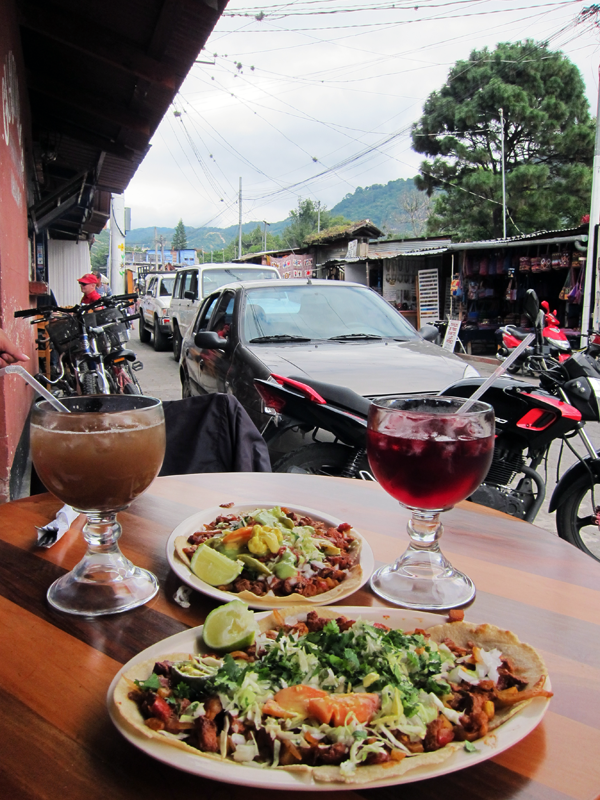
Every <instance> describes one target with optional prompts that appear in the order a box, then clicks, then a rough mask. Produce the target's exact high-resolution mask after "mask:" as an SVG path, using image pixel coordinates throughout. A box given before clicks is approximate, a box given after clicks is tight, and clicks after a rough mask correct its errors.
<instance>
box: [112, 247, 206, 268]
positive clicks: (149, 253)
mask: <svg viewBox="0 0 600 800" xmlns="http://www.w3.org/2000/svg"><path fill="white" fill-rule="evenodd" d="M127 255H129V254H127ZM132 255H138V253H133V254H132ZM141 255H142V256H143V258H142V259H141V260H140V261H138V260H137V259H135V263H145V264H158V266H159V267H162V265H163V263H164V264H173V266H174V267H190V266H193V265H194V264H199V263H200V262H199V261H198V253H196V251H195V250H193V249H191V248H190V249H187V250H167V249H166V248H165V249H164V250H163V249H159V250H158V251H156V250H144V252H143V253H141ZM163 258H164V261H163ZM125 260H126V261H127V260H128V259H127V258H126V259H125ZM132 261H133V259H132Z"/></svg>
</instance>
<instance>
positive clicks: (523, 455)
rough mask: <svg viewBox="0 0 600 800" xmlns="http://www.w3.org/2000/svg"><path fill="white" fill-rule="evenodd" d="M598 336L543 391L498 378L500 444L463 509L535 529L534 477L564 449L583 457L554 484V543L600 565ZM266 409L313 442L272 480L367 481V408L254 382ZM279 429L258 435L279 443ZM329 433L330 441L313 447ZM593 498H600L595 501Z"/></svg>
mask: <svg viewBox="0 0 600 800" xmlns="http://www.w3.org/2000/svg"><path fill="white" fill-rule="evenodd" d="M598 355H600V334H596V335H594V336H593V337H592V338H591V341H590V344H589V345H588V347H587V348H586V349H585V350H583V351H581V352H577V353H575V354H574V355H572V356H571V357H570V358H569V359H567V360H566V361H564V362H562V363H560V364H558V363H557V364H555V365H554V366H553V367H552V369H551V370H548V371H547V372H542V373H541V376H540V384H541V385H540V386H537V385H535V384H533V383H531V382H527V381H523V380H517V379H515V378H512V377H510V376H502V377H500V378H499V379H498V380H497V381H496V382H495V383H494V384H493V385H492V386H491V387H489V388H488V390H487V391H486V392H485V394H484V395H483V397H482V398H481V399H482V400H484V401H485V402H487V403H489V404H490V405H491V406H492V407H493V409H494V412H495V415H496V441H495V448H494V457H493V461H492V465H491V467H490V469H489V472H488V474H487V476H486V478H485V480H484V481H483V483H482V484H481V486H480V487H479V488H478V489H477V490H476V491H475V493H474V494H473V495H472V496H471V497H470V498H469V500H471V501H473V502H476V503H479V504H481V505H485V506H488V507H490V508H494V509H497V510H499V511H503V512H505V513H507V514H510V515H512V516H514V517H516V518H518V519H523V520H526V521H527V522H533V521H534V520H535V517H536V515H537V513H538V511H539V510H540V508H541V506H542V504H543V502H544V498H545V495H546V483H545V481H544V478H543V477H542V475H541V474H540V472H539V469H540V467H541V465H542V464H543V463H544V462H545V460H546V458H547V455H548V451H549V448H550V446H551V445H552V444H553V442H555V441H557V440H561V441H562V442H564V444H565V445H566V446H567V447H569V449H570V450H572V451H573V452H576V451H575V449H574V447H573V444H572V440H573V439H574V438H578V439H579V441H580V443H581V444H582V445H583V449H584V451H585V452H584V455H581V454H579V453H576V455H577V458H578V461H577V462H576V463H575V464H574V465H573V466H571V467H569V468H568V469H567V470H566V471H565V472H564V473H563V475H562V476H561V477H560V479H559V481H558V483H557V485H556V487H555V489H554V491H553V494H552V497H551V500H550V508H549V510H550V511H551V512H552V511H556V528H557V532H558V535H559V536H560V537H561V538H562V539H564V540H566V541H568V542H570V543H571V544H573V545H575V546H576V547H578V548H579V549H580V550H583V551H584V552H586V553H587V554H588V555H591V556H592V557H593V558H596V559H598V560H600V488H599V489H598V491H596V487H597V486H599V487H600V456H599V455H598V453H596V451H595V449H594V446H593V444H592V442H591V441H590V439H589V437H588V435H587V433H586V431H585V423H586V422H598V421H600V365H599V364H598V362H597V360H596V359H597V357H598ZM483 382H484V379H483V378H470V379H466V380H462V381H459V382H458V383H454V384H452V385H451V386H449V387H447V388H446V389H445V390H444V391H443V392H441V393H440V394H443V395H451V396H456V397H465V398H467V397H470V396H471V395H472V394H473V392H475V390H476V389H477V388H478V387H479V386H480V385H481V384H482V383H483ZM254 383H255V385H256V388H257V390H258V391H259V394H260V395H261V397H262V399H263V404H264V406H265V410H269V409H270V412H269V413H271V414H272V415H274V421H276V418H277V417H279V429H280V430H287V429H288V428H292V427H294V426H295V427H297V428H300V429H302V430H305V431H308V430H311V429H312V430H313V442H312V443H311V444H308V445H305V446H304V447H302V448H300V449H299V450H295V451H293V452H291V453H288V454H287V455H285V456H283V457H282V458H281V459H280V460H279V461H277V462H276V463H275V464H274V466H273V470H274V472H303V473H313V474H321V475H335V476H339V477H347V478H362V479H363V480H373V476H372V474H371V471H370V468H369V464H368V460H367V456H366V446H367V417H368V413H369V407H370V405H371V401H370V400H368V399H366V398H364V397H361V396H359V395H357V394H355V393H354V392H353V391H351V390H350V389H345V388H343V387H339V386H333V385H330V384H326V383H323V382H320V381H313V380H310V379H306V378H303V379H293V378H284V377H282V376H277V375H272V376H271V379H269V380H260V379H255V381H254ZM277 430H278V427H277V426H276V425H275V422H274V423H273V425H272V426H271V427H270V429H269V426H267V429H265V431H264V433H263V435H264V436H265V438H266V439H267V443H269V441H270V439H271V438H272V437H274V436H276V435H277ZM319 430H320V431H326V432H328V433H329V434H330V436H332V437H333V441H327V442H324V441H318V440H317V436H318V435H319ZM597 494H598V496H596V495H597Z"/></svg>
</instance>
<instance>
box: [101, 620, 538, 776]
mask: <svg viewBox="0 0 600 800" xmlns="http://www.w3.org/2000/svg"><path fill="white" fill-rule="evenodd" d="M335 610H336V612H337V611H339V613H340V615H344V616H345V617H348V618H349V619H357V618H358V617H362V618H363V619H366V620H370V621H371V622H380V623H383V624H385V625H388V626H390V627H392V628H401V629H404V630H413V629H414V628H428V627H431V626H432V625H438V624H440V622H443V621H444V620H443V619H442V618H440V617H439V616H436V615H434V614H426V613H419V612H416V611H408V610H406V609H395V608H394V609H392V608H389V609H388V608H368V607H366V606H358V607H352V606H335ZM268 613H269V612H268V611H265V612H264V613H262V614H258V615H257V616H258V618H259V619H260V618H261V617H264V616H267V614H268ZM201 632H202V626H200V627H198V628H190V629H189V630H187V631H182V632H181V633H176V634H175V635H174V636H169V638H168V639H163V641H162V642H158V643H157V644H155V645H152V647H148V648H146V650H144V651H143V652H142V653H139V654H138V655H137V656H135V657H134V658H132V659H131V661H129V663H128V664H125V666H124V667H122V669H120V670H119V672H118V673H117V674H116V675H115V678H114V680H113V682H112V683H111V685H110V688H109V690H108V696H107V703H108V710H109V713H110V716H111V719H112V721H113V723H114V724H115V726H116V727H117V729H118V730H119V732H120V733H121V734H122V735H123V736H124V737H125V738H126V739H127V740H128V741H129V742H131V744H133V745H135V747H137V748H139V749H140V750H142V751H143V752H144V753H146V754H147V755H149V756H151V757H152V758H155V759H157V760H158V761H161V762H162V763H164V764H169V765H170V766H172V767H175V768H176V769H180V770H183V771H184V772H191V773H192V774H193V775H199V776H201V777H203V778H210V779H211V780H216V781H222V782H224V783H235V784H242V785H245V786H256V787H261V788H264V789H287V790H288V791H294V790H297V791H315V792H330V791H352V789H353V788H354V786H353V784H346V783H339V784H337V783H336V784H330V783H316V782H315V781H313V779H312V776H311V775H310V774H309V775H305V774H300V775H299V774H297V773H292V772H283V771H280V770H269V769H268V768H263V769H261V768H259V767H248V766H244V765H241V764H235V763H233V762H232V761H223V762H219V761H213V760H212V759H208V758H203V757H202V756H201V755H195V754H194V753H186V752H184V751H182V750H178V749H177V748H175V747H173V746H172V745H169V744H163V743H162V742H159V741H157V740H154V739H144V738H142V736H139V735H136V734H134V733H132V732H131V731H130V730H129V729H128V728H126V727H125V726H124V725H123V723H122V722H121V720H120V719H119V717H118V715H117V713H116V711H115V708H114V704H113V699H112V698H113V694H114V690H115V687H116V685H117V683H118V681H119V679H120V677H121V674H122V673H123V672H126V671H127V670H129V669H130V668H131V667H132V666H133V665H134V664H137V663H139V662H141V661H149V660H150V659H156V660H157V661H160V660H161V658H164V657H165V656H167V655H169V654H171V653H182V652H183V653H185V652H188V651H189V652H198V640H199V637H200V634H201ZM545 688H546V689H548V690H550V689H551V686H550V679H549V678H547V679H546V685H545ZM549 702H550V701H549V700H548V699H546V698H543V697H536V698H534V700H533V701H532V702H531V703H530V704H529V705H528V706H526V707H525V708H524V709H522V710H521V711H520V712H519V713H518V714H516V715H515V716H514V717H513V718H512V719H509V720H508V721H507V722H505V723H504V724H503V725H502V726H501V727H500V728H498V729H497V730H495V731H494V732H493V734H490V735H489V736H488V737H486V738H485V739H484V740H483V741H478V742H477V744H476V747H477V752H475V753H468V752H466V751H465V750H463V749H461V750H458V751H457V752H456V753H454V754H453V755H452V756H450V758H449V759H448V760H447V761H444V762H443V763H442V764H437V765H430V766H424V767H418V768H417V769H414V770H411V771H410V772H408V773H407V774H406V775H402V776H399V777H396V778H394V777H391V778H389V779H385V778H383V779H382V780H378V781H372V782H370V783H364V784H359V785H357V787H356V788H357V789H360V791H362V790H363V789H369V788H376V787H379V786H391V785H394V784H399V783H413V782H414V781H420V780H425V779H426V778H434V777H438V776H440V775H446V774H447V773H449V772H456V771H457V770H459V769H464V768H465V767H471V766H474V765H475V764H479V763H481V762H482V761H486V760H487V759H488V758H492V757H493V756H496V755H498V754H499V753H501V752H502V751H503V750H507V749H508V748H509V747H512V746H513V745H514V744H516V743H517V742H519V741H521V739H524V738H525V736H527V734H529V733H531V731H532V730H533V729H534V728H535V727H536V726H537V725H538V724H539V723H540V722H541V720H542V717H543V716H544V714H545V713H546V709H547V708H548V704H549Z"/></svg>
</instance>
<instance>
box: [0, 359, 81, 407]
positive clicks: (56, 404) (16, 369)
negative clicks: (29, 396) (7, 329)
mask: <svg viewBox="0 0 600 800" xmlns="http://www.w3.org/2000/svg"><path fill="white" fill-rule="evenodd" d="M7 372H15V373H16V374H17V375H20V376H21V377H22V378H24V379H25V380H26V381H27V383H29V384H31V386H33V388H34V389H35V390H36V392H39V394H41V395H42V397H45V398H46V400H47V401H48V402H49V403H51V404H52V405H53V406H54V408H55V409H56V410H57V411H66V412H67V414H70V413H71V411H70V410H69V409H68V408H67V407H66V406H65V405H63V404H62V403H61V402H60V400H57V399H56V397H54V395H53V394H52V393H51V392H49V391H48V389H46V387H45V386H42V384H41V383H40V382H39V381H36V379H35V378H34V377H33V375H30V374H29V373H28V372H27V370H26V369H25V368H24V367H22V366H20V364H10V365H9V366H8V367H2V369H0V375H5V374H6V373H7Z"/></svg>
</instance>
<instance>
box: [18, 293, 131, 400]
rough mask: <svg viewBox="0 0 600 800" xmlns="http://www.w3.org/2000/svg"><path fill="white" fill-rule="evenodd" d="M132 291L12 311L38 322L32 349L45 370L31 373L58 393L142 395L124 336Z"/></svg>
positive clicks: (128, 318)
mask: <svg viewBox="0 0 600 800" xmlns="http://www.w3.org/2000/svg"><path fill="white" fill-rule="evenodd" d="M136 300H137V294H123V295H113V296H111V297H103V298H102V299H101V300H97V301H96V302H94V303H90V304H89V305H87V306H83V305H82V306H73V307H72V308H61V307H60V306H56V305H48V306H44V307H43V308H28V309H24V310H22V311H15V314H14V316H15V317H25V318H27V317H35V319H34V320H33V321H32V323H31V324H32V325H36V324H37V325H39V335H38V339H37V344H38V349H39V350H40V351H44V352H45V353H46V355H47V356H49V358H48V359H47V369H46V372H40V373H38V374H37V375H36V376H35V377H36V378H37V379H38V380H39V381H41V382H42V383H43V384H45V385H47V386H48V387H49V388H50V390H51V391H52V392H53V393H55V394H56V395H57V396H58V397H61V396H63V397H71V396H75V395H92V394H142V390H141V387H140V384H139V382H138V380H137V377H136V376H135V372H137V371H138V370H140V369H142V367H143V364H142V363H141V362H140V361H137V359H136V355H135V353H134V352H133V350H129V349H127V348H125V347H124V346H123V345H124V344H125V343H126V342H127V341H128V340H129V335H130V334H129V331H130V328H131V323H132V322H133V321H134V320H136V319H139V314H128V313H127V309H128V308H131V307H132V306H133V305H134V304H135V302H136Z"/></svg>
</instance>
